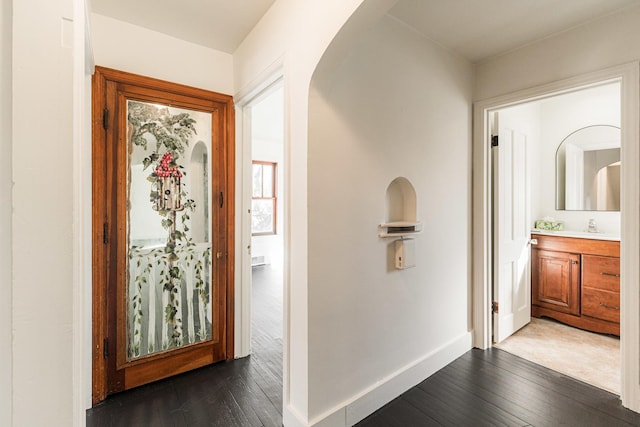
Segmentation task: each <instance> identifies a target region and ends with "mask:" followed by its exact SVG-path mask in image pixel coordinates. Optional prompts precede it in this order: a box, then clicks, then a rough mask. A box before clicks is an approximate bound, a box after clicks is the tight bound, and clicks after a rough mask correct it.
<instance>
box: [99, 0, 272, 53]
mask: <svg viewBox="0 0 640 427" xmlns="http://www.w3.org/2000/svg"><path fill="white" fill-rule="evenodd" d="M274 1H275V0H91V11H92V12H95V13H98V14H100V15H105V16H109V17H111V18H115V19H118V20H120V21H125V22H128V23H130V24H135V25H138V26H140V27H144V28H148V29H150V30H154V31H158V32H160V33H165V34H168V35H170V36H173V37H176V38H179V39H182V40H186V41H189V42H192V43H196V44H199V45H202V46H207V47H210V48H212V49H215V50H219V51H222V52H227V53H233V52H235V50H236V49H237V48H238V46H239V45H240V43H242V41H243V40H244V38H245V37H246V36H247V34H249V32H250V31H251V29H252V28H253V27H254V26H255V25H256V24H257V23H258V21H259V20H260V18H262V16H264V14H265V13H267V10H269V8H270V7H271V5H272V4H273V3H274Z"/></svg>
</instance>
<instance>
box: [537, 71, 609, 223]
mask: <svg viewBox="0 0 640 427" xmlns="http://www.w3.org/2000/svg"><path fill="white" fill-rule="evenodd" d="M540 111H541V116H540V119H541V121H540V132H541V138H540V141H541V145H540V150H541V152H540V160H541V161H540V167H539V168H536V169H534V170H536V171H537V172H538V173H539V178H538V182H539V183H540V189H539V190H540V191H539V193H538V195H539V199H538V200H539V204H538V210H537V211H533V212H532V213H533V218H532V219H533V220H535V219H542V218H543V217H544V216H546V215H550V216H553V217H555V218H558V219H561V220H563V221H565V229H567V230H577V231H582V230H584V229H586V228H587V225H588V222H589V219H590V218H593V219H595V220H596V223H597V225H598V229H600V231H603V232H605V233H614V234H620V212H597V211H557V210H556V209H555V206H556V204H555V200H556V199H555V197H556V191H555V178H556V172H555V166H556V162H555V160H556V150H557V149H558V146H559V145H560V143H561V142H562V140H563V139H564V138H566V137H567V136H568V135H569V134H570V133H572V132H574V131H576V130H578V129H581V128H583V127H585V126H591V125H612V126H618V127H620V85H619V84H617V83H616V84H613V85H606V86H601V87H597V88H591V89H588V90H584V91H580V92H574V93H571V94H565V95H562V96H557V97H553V98H548V99H546V100H543V101H540Z"/></svg>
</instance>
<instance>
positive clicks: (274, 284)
mask: <svg viewBox="0 0 640 427" xmlns="http://www.w3.org/2000/svg"><path fill="white" fill-rule="evenodd" d="M245 117H246V116H245ZM250 128H251V141H250V143H251V165H250V166H251V202H250V203H251V204H250V212H251V215H250V217H251V224H250V227H251V244H250V246H251V251H250V255H251V276H250V278H251V305H250V306H251V342H250V352H251V355H252V358H253V360H256V359H257V360H258V361H259V362H260V363H263V362H264V364H265V366H269V367H270V368H269V369H270V370H271V371H272V372H271V373H272V374H274V375H275V376H276V377H278V378H279V379H280V381H282V339H283V295H284V287H283V283H284V282H283V265H284V238H283V236H284V233H283V232H284V227H285V221H284V215H283V214H284V196H285V194H284V191H285V187H284V172H285V167H286V165H285V161H284V89H283V86H282V84H276V85H275V86H273V87H271V88H269V89H267V90H266V91H265V92H263V93H262V94H261V95H260V96H259V97H258V98H257V99H256V100H255V101H254V102H252V103H251V104H250Z"/></svg>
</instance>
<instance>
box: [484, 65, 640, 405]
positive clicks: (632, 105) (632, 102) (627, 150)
mask: <svg viewBox="0 0 640 427" xmlns="http://www.w3.org/2000/svg"><path fill="white" fill-rule="evenodd" d="M639 81H640V68H639V66H638V64H637V63H629V64H623V65H620V66H616V67H611V68H608V69H604V70H600V71H595V72H592V73H589V74H585V75H581V76H576V77H571V78H568V79H565V80H560V81H556V82H552V83H548V84H544V85H541V86H537V87H533V88H529V89H524V90H521V91H518V92H514V93H510V94H507V95H502V96H499V97H496V98H492V99H487V100H483V101H478V102H476V103H474V160H473V165H474V167H473V206H474V208H473V212H474V213H473V242H474V243H473V325H474V326H473V329H474V332H473V333H474V346H475V347H477V348H481V349H486V348H490V347H491V346H492V310H491V308H492V296H493V295H492V282H493V281H492V275H493V269H494V267H493V254H492V245H493V237H492V229H493V226H492V212H493V207H492V206H491V200H492V197H491V170H492V169H491V129H490V126H489V124H490V120H489V117H490V115H491V112H492V111H496V110H499V109H501V108H506V107H511V106H516V105H520V104H523V103H527V102H530V101H535V100H542V99H545V98H549V97H551V96H555V95H559V94H563V93H572V92H576V91H578V90H580V89H585V88H589V87H595V86H601V85H603V84H606V83H609V82H619V83H620V87H621V89H620V94H621V109H620V112H621V113H620V114H621V120H620V128H621V138H620V140H621V159H622V163H623V164H624V166H623V167H622V169H621V207H620V235H622V236H625V238H624V239H623V240H621V242H620V256H621V260H622V262H621V264H620V306H619V309H620V344H621V345H620V349H621V356H620V361H621V362H620V363H621V368H620V372H621V375H620V376H621V381H620V385H621V388H620V399H621V401H622V405H623V406H625V407H627V408H629V409H631V410H633V411H639V410H640V399H638V396H640V386H639V385H638V383H637V380H636V379H637V378H638V376H639V375H640V363H639V362H638V360H639V359H638V355H639V354H640V337H639V336H638V331H640V304H638V301H639V299H638V298H639V291H638V286H639V284H640V271H638V270H637V266H636V265H635V263H634V261H633V260H634V259H637V257H638V254H639V253H640V242H638V240H637V239H636V238H634V237H633V236H637V235H638V234H639V233H640V208H639V201H640V190H639V188H640V171H639V169H640V164H639V163H638V158H639V156H638V149H639V147H638V144H637V141H638V138H639V137H640V136H639V133H640V117H639V111H640V84H639Z"/></svg>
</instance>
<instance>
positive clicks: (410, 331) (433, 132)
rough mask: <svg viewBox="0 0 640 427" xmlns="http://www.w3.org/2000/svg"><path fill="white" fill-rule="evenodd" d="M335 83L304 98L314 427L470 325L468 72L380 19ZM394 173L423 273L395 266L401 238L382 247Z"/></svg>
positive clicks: (324, 80) (326, 82)
mask: <svg viewBox="0 0 640 427" xmlns="http://www.w3.org/2000/svg"><path fill="white" fill-rule="evenodd" d="M328 53H329V54H330V53H331V48H330V50H329V51H328ZM321 67H323V64H322V62H321V63H320V64H319V68H318V69H319V70H320V69H321ZM322 69H323V70H325V69H324V68H322ZM328 73H329V74H328V75H327V74H323V75H319V76H315V75H314V82H315V81H316V77H317V78H318V80H319V81H320V85H319V86H315V87H314V90H312V92H311V96H310V100H309V146H308V150H309V156H308V193H307V194H308V206H309V210H308V215H309V216H308V218H309V219H308V221H309V228H308V229H309V235H308V236H309V244H308V250H309V253H308V269H309V276H308V278H309V279H308V280H309V281H308V289H309V301H310V303H309V336H310V337H313V339H311V340H310V341H309V390H310V399H309V412H310V416H311V418H313V417H318V416H323V414H327V413H331V412H332V411H333V410H334V409H339V408H342V407H347V406H348V405H349V404H350V403H351V402H352V401H353V400H354V399H356V398H357V397H359V396H361V395H362V394H366V392H368V391H370V390H371V389H372V388H375V387H376V386H377V385H379V383H380V382H381V381H382V380H386V379H388V378H389V377H393V376H396V375H397V374H398V372H402V371H403V370H405V369H407V367H408V366H412V365H413V364H414V363H416V362H417V361H422V360H424V359H425V358H428V357H429V355H430V354H432V353H434V352H437V351H439V349H441V348H442V347H446V346H447V345H448V344H449V343H450V342H452V341H454V340H456V339H459V338H460V337H462V336H465V335H466V334H467V332H468V323H469V310H468V307H469V305H468V304H469V299H468V298H469V293H468V290H469V274H470V273H469V266H470V258H469V253H470V238H469V236H470V228H469V224H470V213H471V205H470V184H471V182H470V176H471V175H470V173H471V172H470V170H471V169H470V144H471V134H470V125H471V108H470V106H471V96H472V89H473V75H472V67H471V65H470V64H469V63H468V62H466V61H464V60H463V59H460V58H459V57H458V56H456V55H453V54H451V53H449V52H447V51H445V50H443V49H442V48H440V47H439V46H438V45H436V44H434V43H433V42H431V41H429V40H428V39H426V38H423V37H421V36H420V35H418V34H417V33H416V32H414V31H412V30H411V29H409V28H407V27H406V26H405V25H404V24H402V23H400V22H398V21H396V20H395V19H393V18H390V17H384V18H383V19H382V20H381V21H380V22H379V23H377V24H376V25H375V27H374V28H373V29H372V30H370V31H369V32H367V33H366V35H363V36H362V37H361V38H360V44H359V45H357V47H355V48H354V49H353V50H352V51H351V52H350V53H349V54H348V55H347V56H346V58H345V60H344V61H343V62H342V63H341V64H340V66H339V67H335V68H334V69H332V70H329V71H328ZM318 74H319V73H318ZM399 176H403V177H406V178H407V179H408V180H409V181H410V182H411V183H412V184H413V186H414V188H415V190H416V195H417V216H418V219H419V220H421V221H423V223H424V228H423V229H424V231H423V233H422V234H421V235H419V236H417V237H416V264H417V266H416V267H415V268H411V269H407V270H403V271H398V270H394V269H390V268H389V261H390V260H389V246H390V245H392V244H393V240H394V239H382V238H379V237H378V224H379V223H381V222H384V219H385V211H386V207H385V199H386V190H387V187H388V185H389V184H390V183H391V182H392V181H393V180H394V179H395V178H396V177H399ZM468 348H469V347H467V348H466V349H468ZM466 349H465V350H466ZM422 379H423V378H420V379H419V380H418V381H420V380H422ZM394 397H395V396H394ZM348 411H349V409H347V412H348ZM355 421H357V419H356V420H355ZM347 424H350V422H349V421H348V422H347Z"/></svg>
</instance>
